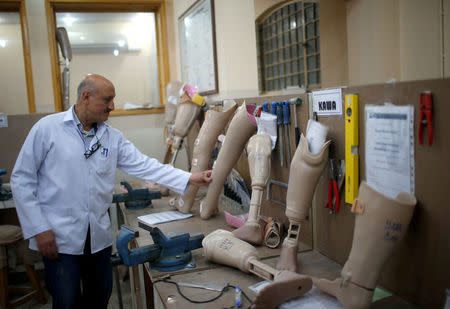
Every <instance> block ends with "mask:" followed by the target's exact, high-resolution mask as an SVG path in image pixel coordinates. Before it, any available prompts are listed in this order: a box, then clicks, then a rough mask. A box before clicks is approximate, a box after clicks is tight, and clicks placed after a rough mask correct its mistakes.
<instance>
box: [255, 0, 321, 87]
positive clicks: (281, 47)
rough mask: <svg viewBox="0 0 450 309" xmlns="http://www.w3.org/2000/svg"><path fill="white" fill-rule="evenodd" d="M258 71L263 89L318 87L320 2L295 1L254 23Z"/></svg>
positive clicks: (319, 79)
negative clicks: (256, 39)
mask: <svg viewBox="0 0 450 309" xmlns="http://www.w3.org/2000/svg"><path fill="white" fill-rule="evenodd" d="M257 29H258V71H259V72H258V73H259V83H260V89H261V90H262V91H263V92H267V91H276V90H281V89H284V88H287V87H291V86H299V87H302V88H306V89H311V88H318V87H320V81H321V76H320V41H319V4H318V3H314V2H304V1H295V2H290V3H288V4H286V5H284V6H282V7H280V8H277V9H276V10H274V11H273V12H271V13H270V14H269V15H267V16H266V17H265V18H263V19H262V20H261V21H259V22H258V24H257Z"/></svg>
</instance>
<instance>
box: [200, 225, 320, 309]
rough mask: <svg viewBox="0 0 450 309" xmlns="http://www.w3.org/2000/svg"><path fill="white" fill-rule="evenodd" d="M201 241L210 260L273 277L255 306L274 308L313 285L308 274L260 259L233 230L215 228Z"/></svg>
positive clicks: (253, 249)
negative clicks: (278, 268)
mask: <svg viewBox="0 0 450 309" xmlns="http://www.w3.org/2000/svg"><path fill="white" fill-rule="evenodd" d="M202 244H203V248H204V252H205V257H206V258H207V259H208V260H211V261H213V262H216V263H219V264H224V265H228V266H231V267H235V268H238V269H240V270H242V271H243V272H246V273H248V272H250V273H253V274H255V275H257V276H258V277H261V278H263V279H265V280H268V281H272V283H271V284H269V285H267V286H266V287H264V288H263V289H262V290H261V291H260V292H259V293H258V295H257V296H256V299H255V301H254V306H253V308H261V309H262V308H264V309H270V308H275V307H276V306H278V305H279V304H281V303H283V302H285V301H287V300H289V299H292V298H297V297H299V296H301V295H303V294H305V293H306V292H308V291H309V290H310V289H311V287H312V279H311V278H310V277H308V276H303V275H300V274H296V273H293V272H290V271H286V270H283V271H279V270H276V269H274V268H273V267H270V266H268V265H266V264H264V263H262V262H260V261H259V256H258V252H257V251H256V249H255V248H254V247H253V246H252V245H250V244H248V243H246V242H245V241H242V240H240V239H238V238H236V237H234V236H233V234H232V233H231V232H228V231H225V230H216V231H214V232H213V233H211V234H209V235H208V236H206V237H205V238H204V239H203V241H202Z"/></svg>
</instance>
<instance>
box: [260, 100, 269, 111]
mask: <svg viewBox="0 0 450 309" xmlns="http://www.w3.org/2000/svg"><path fill="white" fill-rule="evenodd" d="M262 110H263V112H266V113H268V112H269V102H264V103H263V107H262Z"/></svg>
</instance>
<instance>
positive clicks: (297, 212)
mask: <svg viewBox="0 0 450 309" xmlns="http://www.w3.org/2000/svg"><path fill="white" fill-rule="evenodd" d="M330 143H331V141H327V142H326V143H325V144H324V145H323V146H322V149H321V151H320V152H319V153H317V154H312V153H311V152H310V151H309V148H308V141H307V140H306V137H305V136H304V135H303V134H302V135H301V137H300V144H299V146H298V148H297V150H296V151H295V154H294V158H293V159H292V163H291V170H290V173H289V186H288V191H287V195H286V216H287V217H288V218H289V231H288V234H287V236H286V238H285V239H284V241H283V245H282V249H281V254H280V258H279V260H278V263H277V266H276V267H277V269H286V270H290V271H293V272H296V271H297V249H298V241H299V236H300V227H301V223H302V221H304V220H306V218H307V216H308V213H309V210H310V208H311V203H312V198H313V194H314V191H315V189H316V185H317V182H318V181H319V177H320V175H321V174H322V171H323V169H324V167H325V164H326V162H327V160H328V147H329V145H330Z"/></svg>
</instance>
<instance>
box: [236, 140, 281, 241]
mask: <svg viewBox="0 0 450 309" xmlns="http://www.w3.org/2000/svg"><path fill="white" fill-rule="evenodd" d="M247 152H248V165H249V168H250V176H251V178H252V198H251V201H250V210H249V214H248V219H247V221H246V222H245V224H244V225H243V226H241V227H240V228H238V229H237V230H234V231H233V235H234V236H236V237H237V238H239V239H242V240H244V241H246V242H248V243H250V244H253V245H261V244H262V243H263V231H262V229H261V225H260V224H259V223H258V221H259V212H260V210H261V202H262V197H263V191H264V188H265V187H266V184H267V181H268V180H269V176H270V155H271V152H272V141H271V140H270V136H269V135H267V134H257V135H253V136H252V137H251V138H250V141H249V142H248V146H247Z"/></svg>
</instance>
